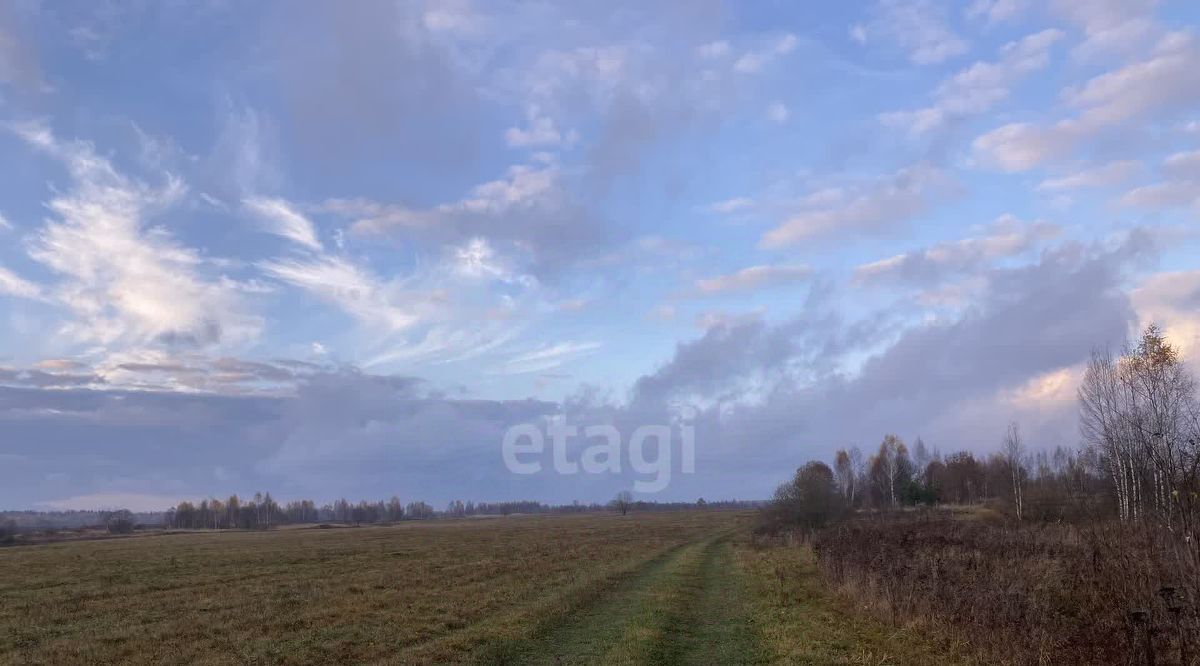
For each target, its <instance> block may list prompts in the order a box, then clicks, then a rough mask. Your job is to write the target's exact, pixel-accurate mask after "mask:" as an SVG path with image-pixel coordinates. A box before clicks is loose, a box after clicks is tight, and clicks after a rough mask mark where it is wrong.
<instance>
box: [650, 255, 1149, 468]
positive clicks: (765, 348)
mask: <svg viewBox="0 0 1200 666" xmlns="http://www.w3.org/2000/svg"><path fill="white" fill-rule="evenodd" d="M1143 240H1144V239H1142V238H1140V237H1137V236H1136V235H1135V236H1134V237H1131V238H1130V239H1129V240H1128V241H1127V242H1125V243H1123V244H1120V245H1117V246H1114V247H1111V248H1103V247H1095V246H1093V247H1088V246H1081V245H1077V244H1066V245H1063V246H1060V247H1057V248H1054V249H1053V250H1050V251H1047V252H1044V253H1043V254H1042V255H1041V256H1040V257H1039V258H1038V260H1037V261H1035V262H1034V263H1031V264H1026V265H1021V266H1016V267H1009V268H991V269H985V271H986V279H985V286H984V288H983V290H982V291H981V293H980V294H979V297H978V298H977V299H975V301H974V302H973V306H972V307H970V308H967V309H964V310H962V311H960V312H959V314H958V315H957V316H954V317H948V318H937V319H925V320H922V321H919V322H916V323H913V324H909V325H907V326H906V325H904V324H903V323H902V320H901V321H897V320H895V319H889V318H886V317H882V318H881V317H878V316H873V317H868V318H865V319H863V320H860V321H857V322H846V321H843V320H841V319H840V318H837V317H831V316H828V315H825V314H822V308H821V307H820V305H819V303H814V302H811V300H810V302H809V303H806V305H805V308H804V309H803V310H802V314H801V315H799V316H798V317H796V318H795V319H793V320H789V321H785V322H782V323H780V324H775V325H770V324H767V323H765V322H763V321H761V320H748V321H742V322H738V323H736V324H728V325H718V326H715V327H714V328H712V329H710V330H708V331H706V333H705V334H704V335H703V336H702V337H701V338H700V339H698V340H695V341H692V342H688V343H681V344H680V345H679V346H678V347H677V349H676V352H675V354H674V356H673V357H672V359H671V360H670V361H669V362H668V363H666V364H664V365H663V366H662V367H661V368H660V369H659V370H657V371H656V372H654V373H651V374H648V375H645V376H643V377H642V378H641V379H639V380H638V382H637V383H636V386H635V390H634V394H633V397H632V398H631V402H630V407H629V409H630V410H634V411H637V410H643V411H644V410H648V409H651V408H652V406H659V408H661V407H662V406H663V405H666V404H668V403H670V402H671V401H675V400H687V399H691V400H699V401H700V402H699V403H694V404H700V405H704V406H703V407H702V408H701V413H700V415H699V416H698V418H697V423H698V424H699V425H698V426H697V436H698V440H697V448H698V449H699V450H701V451H705V452H706V453H708V454H709V455H714V456H716V455H718V454H717V452H722V453H723V455H724V457H720V458H719V459H721V460H722V461H723V463H724V464H725V465H738V464H739V463H738V462H736V461H744V462H743V463H742V464H751V465H753V466H754V467H755V468H757V469H760V470H761V469H764V468H765V467H766V466H769V465H770V464H772V462H770V461H778V462H783V461H787V460H791V461H794V460H797V459H804V458H805V457H806V456H819V457H826V456H828V454H829V451H830V450H832V448H833V447H834V446H841V445H844V443H845V442H857V443H860V445H861V444H865V445H866V446H870V442H873V441H876V440H877V438H879V437H881V436H882V434H883V433H886V432H900V433H901V434H906V435H909V436H911V435H913V434H916V433H920V434H921V435H922V436H923V437H924V438H925V439H926V441H928V442H932V443H934V444H938V445H940V446H942V447H943V448H949V447H954V448H955V449H958V448H966V449H970V450H974V451H977V452H979V451H988V450H994V448H995V444H994V443H995V441H996V439H997V438H998V437H999V436H1000V434H1001V433H1002V431H1003V427H1004V424H1005V423H1006V422H1007V421H1008V420H1009V419H1013V418H1018V419H1021V420H1022V421H1023V422H1024V424H1025V425H1028V426H1029V428H1028V430H1029V432H1030V439H1031V441H1035V442H1038V446H1053V445H1054V444H1057V443H1060V442H1064V441H1067V442H1069V441H1074V437H1075V436H1076V430H1075V428H1076V421H1075V413H1074V408H1075V403H1074V401H1073V400H1065V401H1056V402H1054V403H1053V404H1052V405H1051V404H1048V403H1043V404H1029V403H1028V401H1025V402H1024V403H1022V402H1021V401H1020V400H1017V399H1014V396H1018V397H1019V396H1020V395H1029V394H1030V390H1032V389H1034V388H1037V387H1042V388H1043V389H1045V390H1043V391H1042V392H1043V393H1045V392H1046V391H1047V390H1050V389H1049V388H1048V387H1050V386H1051V384H1053V383H1054V382H1053V381H1052V379H1053V378H1056V377H1059V378H1060V377H1062V376H1063V373H1064V372H1068V373H1069V369H1071V368H1074V367H1076V366H1078V365H1079V364H1080V363H1082V362H1084V361H1086V358H1087V355H1088V353H1089V350H1090V349H1091V348H1092V347H1093V346H1104V345H1106V344H1119V343H1120V342H1121V341H1123V340H1124V339H1125V336H1126V335H1127V333H1128V332H1129V331H1130V330H1131V327H1132V326H1133V325H1134V324H1135V322H1136V314H1135V312H1134V310H1133V308H1132V306H1131V303H1130V300H1129V297H1128V295H1127V294H1126V293H1124V292H1123V291H1122V289H1121V284H1122V282H1123V281H1124V279H1125V278H1124V276H1125V271H1126V269H1127V267H1128V266H1129V265H1130V264H1131V263H1132V262H1134V261H1136V260H1138V258H1139V257H1142V256H1144V253H1145V252H1146V248H1145V245H1144V243H1143ZM864 357H865V361H861V362H849V360H850V359H852V358H859V359H861V358H864ZM1060 383H1061V382H1060ZM1072 388H1073V387H1072V386H1066V387H1065V388H1064V387H1061V386H1060V387H1059V389H1058V390H1056V391H1052V392H1053V393H1054V395H1068V394H1070V392H1071V390H1072ZM864 405H869V406H870V409H867V410H864V409H863V406H864ZM638 413H642V412H640V411H639V412H638ZM751 460H752V461H753V462H752V463H749V461H751ZM793 466H794V462H793ZM759 473H760V474H761V472H759Z"/></svg>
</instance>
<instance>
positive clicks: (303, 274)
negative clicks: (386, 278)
mask: <svg viewBox="0 0 1200 666" xmlns="http://www.w3.org/2000/svg"><path fill="white" fill-rule="evenodd" d="M260 266H261V268H262V269H263V270H264V271H265V272H266V273H267V274H268V275H270V276H272V277H274V278H276V279H279V280H283V281H284V282H288V283H290V284H293V285H295V286H297V287H300V288H301V289H304V290H305V291H308V292H309V293H311V294H313V295H314V296H316V297H317V298H320V299H321V300H323V301H325V302H327V303H330V304H332V305H335V306H337V307H339V308H341V309H342V310H344V311H345V312H347V313H348V314H350V315H352V316H354V317H355V318H357V319H359V320H360V321H362V322H365V323H367V324H370V325H373V326H378V327H380V328H381V329H382V330H383V331H384V332H387V333H395V332H398V331H402V330H404V329H406V328H408V327H410V326H412V325H413V324H414V323H415V322H416V321H417V319H418V317H417V316H416V314H415V313H414V310H413V308H412V307H408V308H406V307H401V306H400V305H398V302H402V301H403V300H406V299H401V298H398V296H399V295H400V292H401V289H400V287H399V285H394V284H388V283H385V282H383V281H381V280H379V279H378V278H376V277H375V276H374V275H372V274H371V273H369V272H368V271H366V270H364V269H362V268H360V267H359V266H356V265H354V264H353V263H351V262H350V261H348V260H346V259H344V258H341V257H332V256H319V257H312V258H306V259H276V260H273V261H266V262H263V263H261V264H260Z"/></svg>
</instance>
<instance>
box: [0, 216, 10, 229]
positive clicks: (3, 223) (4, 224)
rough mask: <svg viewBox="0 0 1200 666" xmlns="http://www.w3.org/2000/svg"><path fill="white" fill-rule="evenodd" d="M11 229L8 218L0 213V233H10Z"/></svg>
mask: <svg viewBox="0 0 1200 666" xmlns="http://www.w3.org/2000/svg"><path fill="white" fill-rule="evenodd" d="M12 228H13V225H12V222H9V221H8V218H6V217H4V215H3V214H2V213H0V231H12Z"/></svg>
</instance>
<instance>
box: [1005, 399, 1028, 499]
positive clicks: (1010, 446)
mask: <svg viewBox="0 0 1200 666" xmlns="http://www.w3.org/2000/svg"><path fill="white" fill-rule="evenodd" d="M1004 458H1005V462H1007V463H1008V472H1009V476H1010V478H1011V481H1012V494H1013V507H1014V508H1015V509H1016V512H1017V520H1021V518H1022V515H1023V513H1024V509H1025V469H1024V464H1025V462H1024V461H1025V445H1024V444H1023V443H1022V441H1021V428H1020V426H1019V425H1017V422H1016V421H1012V422H1011V423H1009V424H1008V430H1007V431H1006V432H1005V433H1004Z"/></svg>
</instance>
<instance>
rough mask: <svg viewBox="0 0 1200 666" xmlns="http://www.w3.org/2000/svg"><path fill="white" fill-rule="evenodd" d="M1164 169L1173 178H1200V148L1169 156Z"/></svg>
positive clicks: (1164, 161)
mask: <svg viewBox="0 0 1200 666" xmlns="http://www.w3.org/2000/svg"><path fill="white" fill-rule="evenodd" d="M1162 171H1163V173H1164V174H1166V175H1167V176H1170V177H1171V178H1179V179H1183V180H1200V150H1192V151H1184V152H1179V153H1174V154H1172V155H1169V156H1167V159H1165V160H1163V166H1162Z"/></svg>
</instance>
